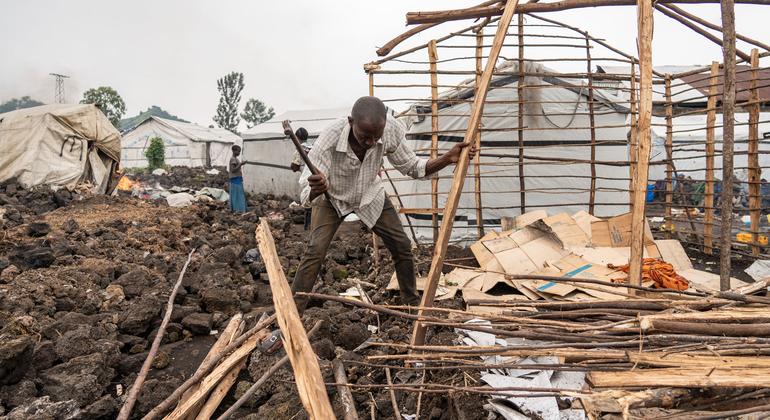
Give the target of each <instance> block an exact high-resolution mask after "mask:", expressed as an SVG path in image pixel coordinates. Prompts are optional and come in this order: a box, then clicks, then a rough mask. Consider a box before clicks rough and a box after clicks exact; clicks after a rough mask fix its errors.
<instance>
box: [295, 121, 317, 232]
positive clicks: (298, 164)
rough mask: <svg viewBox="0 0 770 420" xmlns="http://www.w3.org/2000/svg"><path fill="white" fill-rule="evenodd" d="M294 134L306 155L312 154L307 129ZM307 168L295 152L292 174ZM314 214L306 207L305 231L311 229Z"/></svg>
mask: <svg viewBox="0 0 770 420" xmlns="http://www.w3.org/2000/svg"><path fill="white" fill-rule="evenodd" d="M294 134H295V135H296V136H297V138H298V139H299V141H301V142H302V148H303V149H304V150H305V153H308V152H310V147H308V145H307V137H308V133H307V130H305V127H300V128H298V129H297V131H295V132H294ZM303 166H305V163H304V162H302V156H300V155H299V152H298V151H296V150H295V151H294V158H293V159H292V161H291V171H292V172H299V171H301V170H302V167H303ZM312 213H313V209H312V208H310V207H305V230H308V229H309V228H310V218H311V215H312Z"/></svg>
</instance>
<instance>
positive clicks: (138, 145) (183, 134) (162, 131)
mask: <svg viewBox="0 0 770 420" xmlns="http://www.w3.org/2000/svg"><path fill="white" fill-rule="evenodd" d="M153 137H160V138H161V139H163V144H164V145H165V146H166V164H167V165H170V166H189V167H200V166H203V167H211V166H227V163H228V161H229V160H230V156H231V155H232V154H231V148H232V146H233V145H234V144H237V145H239V146H240V145H241V143H242V142H241V138H240V137H239V136H238V135H237V134H234V133H231V132H230V131H227V130H225V129H223V128H209V127H203V126H200V125H198V124H193V123H184V122H180V121H174V120H167V119H165V118H160V117H155V116H152V117H150V118H147V119H146V120H144V121H143V122H142V123H141V124H139V125H137V126H136V127H134V128H132V129H130V130H128V131H126V132H125V133H124V134H123V142H122V144H123V147H122V149H123V151H122V159H121V164H122V166H123V167H124V168H144V167H146V166H147V158H146V157H145V156H144V151H145V150H146V149H147V147H149V146H150V139H151V138H153Z"/></svg>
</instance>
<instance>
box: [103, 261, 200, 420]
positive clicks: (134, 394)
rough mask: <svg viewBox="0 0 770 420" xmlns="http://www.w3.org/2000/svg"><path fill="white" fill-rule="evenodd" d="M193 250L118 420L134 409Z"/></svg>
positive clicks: (128, 414) (124, 418)
mask: <svg viewBox="0 0 770 420" xmlns="http://www.w3.org/2000/svg"><path fill="white" fill-rule="evenodd" d="M194 252H195V249H193V250H192V251H190V254H189V255H188V256H187V261H186V262H185V263H184V266H182V271H180V272H179V278H178V279H177V281H176V284H174V288H173V289H171V293H170V294H169V295H168V303H167V304H166V314H165V315H164V316H163V320H162V321H161V323H160V327H158V332H157V333H156V334H155V339H154V340H152V346H150V351H149V352H148V353H147V359H145V360H144V363H142V368H141V369H140V370H139V375H137V376H136V379H135V380H134V383H133V385H131V389H130V390H129V391H128V396H127V397H126V402H125V404H123V406H122V407H120V412H119V413H118V417H117V418H118V419H119V420H128V418H129V417H130V416H131V411H132V410H133V409H134V405H135V404H136V399H137V398H138V397H139V391H141V390H142V385H144V380H145V379H146V378H147V374H148V373H149V372H150V368H151V367H152V363H153V362H154V361H155V355H156V354H157V353H158V349H159V348H160V343H161V341H163V336H164V335H165V334H166V326H167V325H168V323H169V321H170V320H171V311H172V310H173V309H174V299H175V298H176V293H177V292H178V291H179V287H180V286H181V285H182V279H183V278H184V273H185V272H186V271H187V266H188V265H190V261H191V260H192V256H193V253H194Z"/></svg>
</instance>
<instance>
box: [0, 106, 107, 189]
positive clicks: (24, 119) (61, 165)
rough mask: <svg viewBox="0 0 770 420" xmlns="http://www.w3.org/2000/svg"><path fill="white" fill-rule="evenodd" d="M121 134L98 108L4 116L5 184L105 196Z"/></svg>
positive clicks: (1, 165)
mask: <svg viewBox="0 0 770 420" xmlns="http://www.w3.org/2000/svg"><path fill="white" fill-rule="evenodd" d="M119 160H120V133H119V132H118V130H117V129H116V128H115V127H113V125H112V124H111V123H110V121H109V120H108V119H107V117H105V116H104V114H103V113H102V112H101V111H100V110H99V109H98V108H97V107H96V106H94V105H64V104H56V105H43V106H38V107H33V108H26V109H20V110H17V111H12V112H8V113H5V114H0V182H2V181H6V180H8V179H11V178H17V179H18V181H19V182H20V183H21V184H22V185H24V186H25V187H33V186H36V185H43V184H45V185H54V186H63V187H74V186H75V185H76V184H78V183H80V182H86V181H87V182H91V183H92V184H94V185H95V191H94V192H99V193H103V192H105V191H106V189H107V186H108V183H109V179H110V175H111V173H112V172H111V171H112V170H113V169H114V168H115V166H116V165H114V164H116V163H118V162H119Z"/></svg>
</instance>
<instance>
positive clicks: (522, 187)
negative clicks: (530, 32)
mask: <svg viewBox="0 0 770 420" xmlns="http://www.w3.org/2000/svg"><path fill="white" fill-rule="evenodd" d="M518 20H519V22H518V31H517V33H518V44H519V53H518V57H519V80H518V81H516V100H517V101H518V102H519V110H518V123H517V124H518V130H516V135H517V137H518V140H519V164H518V170H519V214H524V213H526V212H527V193H526V191H527V183H526V181H525V179H524V97H525V95H524V88H523V87H522V86H521V85H522V83H524V15H522V14H519V19H518Z"/></svg>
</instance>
